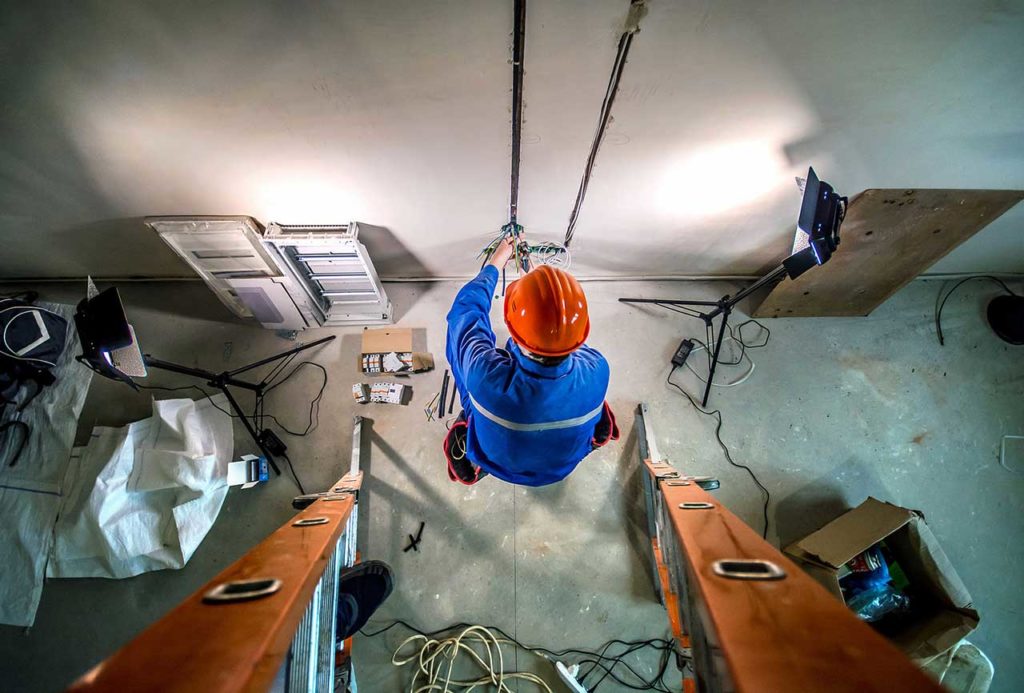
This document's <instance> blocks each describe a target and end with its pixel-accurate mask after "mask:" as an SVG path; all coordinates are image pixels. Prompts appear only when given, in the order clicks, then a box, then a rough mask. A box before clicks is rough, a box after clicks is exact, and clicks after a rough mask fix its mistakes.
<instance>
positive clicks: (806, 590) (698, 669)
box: [635, 404, 943, 693]
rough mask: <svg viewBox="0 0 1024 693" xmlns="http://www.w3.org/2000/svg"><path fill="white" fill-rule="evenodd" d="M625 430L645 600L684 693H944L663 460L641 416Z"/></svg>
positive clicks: (646, 416)
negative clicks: (649, 588) (651, 592)
mask: <svg viewBox="0 0 1024 693" xmlns="http://www.w3.org/2000/svg"><path fill="white" fill-rule="evenodd" d="M635 425H636V427H637V437H638V440H639V441H640V445H639V448H640V462H641V465H642V469H641V478H642V480H643V481H642V483H643V487H644V499H645V504H646V507H647V513H648V525H647V526H648V534H649V536H650V540H651V549H652V570H653V572H654V578H655V588H656V590H657V591H658V593H659V596H660V597H661V600H662V603H663V604H664V605H665V608H666V610H667V611H668V619H669V624H670V627H671V628H672V632H673V636H674V637H675V639H676V641H677V643H678V647H679V650H680V655H681V658H682V659H685V660H688V663H689V666H688V667H687V668H686V670H685V671H684V679H683V687H684V690H686V691H696V690H701V691H741V692H750V693H753V692H754V691H757V692H759V693H760V692H763V691H819V690H820V691H826V690H827V691H830V692H835V691H851V692H852V691H857V692H862V691H880V692H881V691H885V692H886V693H888V692H889V691H901V692H905V691H931V692H934V693H939V692H940V691H942V690H943V689H942V688H941V687H940V686H939V684H938V683H936V682H934V681H933V680H932V679H930V678H929V677H928V676H927V675H925V674H924V672H922V671H921V670H920V669H919V668H918V667H917V666H916V665H915V664H914V663H913V662H911V660H910V659H909V658H908V657H907V656H906V655H905V654H903V653H902V652H901V651H900V650H898V649H897V648H896V647H895V646H894V645H893V644H891V643H890V642H889V641H887V640H886V639H885V638H884V637H882V636H881V635H879V634H878V633H876V632H875V631H874V630H873V629H872V628H871V627H870V626H869V625H868V624H866V623H864V622H863V621H861V620H860V619H859V618H858V617H857V616H856V615H855V614H853V613H852V612H851V611H850V610H849V609H848V608H847V607H846V605H845V604H842V603H841V602H840V601H839V600H837V599H836V598H835V597H834V596H833V595H831V594H829V593H828V591H826V590H825V588H824V587H822V586H821V585H819V584H818V583H817V582H815V581H814V580H813V579H812V578H811V577H809V576H808V575H807V574H806V573H804V572H803V571H802V570H800V568H799V567H797V565H796V564H795V563H793V562H792V561H790V560H789V559H788V558H786V557H785V556H783V554H782V553H781V552H780V551H778V550H777V549H776V548H775V547H773V546H772V545H771V544H769V543H768V542H767V541H765V540H764V539H762V538H761V537H760V536H759V535H758V534H757V533H756V532H755V531H754V530H753V529H751V528H750V527H749V526H748V525H747V524H745V523H744V522H743V521H742V520H740V519H739V518H738V517H736V516H735V515H733V514H732V513H731V512H729V510H727V509H726V508H725V507H723V506H722V504H721V503H720V502H718V501H717V500H716V499H715V497H714V496H712V495H711V494H710V493H708V492H707V491H705V490H704V489H703V488H701V486H700V479H701V477H693V476H684V475H682V474H680V472H679V471H678V470H676V469H675V468H674V467H673V466H672V465H670V464H668V462H667V461H665V460H664V459H662V458H661V455H660V454H659V453H658V452H657V444H656V441H655V440H654V438H653V432H652V430H651V423H650V411H649V408H648V407H647V405H646V404H641V405H640V406H639V407H638V411H637V417H636V424H635ZM780 573H781V575H780Z"/></svg>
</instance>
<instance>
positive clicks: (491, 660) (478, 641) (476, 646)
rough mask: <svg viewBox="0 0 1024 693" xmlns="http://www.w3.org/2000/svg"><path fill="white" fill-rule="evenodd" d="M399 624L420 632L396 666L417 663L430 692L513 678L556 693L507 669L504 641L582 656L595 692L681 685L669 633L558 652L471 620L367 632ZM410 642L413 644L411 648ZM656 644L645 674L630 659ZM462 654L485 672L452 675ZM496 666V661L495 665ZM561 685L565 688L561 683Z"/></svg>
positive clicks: (418, 682) (549, 655) (419, 682)
mask: <svg viewBox="0 0 1024 693" xmlns="http://www.w3.org/2000/svg"><path fill="white" fill-rule="evenodd" d="M396 626H402V627H403V628H406V629H407V630H409V631H412V632H413V633H414V634H415V635H412V636H411V637H409V638H406V639H405V640H403V641H402V643H401V644H400V645H399V646H398V648H397V649H396V650H395V653H394V655H393V656H392V660H391V661H392V663H393V664H395V666H406V665H409V664H414V663H415V673H414V674H413V680H412V682H411V683H410V686H409V688H408V690H409V691H410V693H425V692H426V691H457V690H463V691H466V692H467V693H468V691H472V690H474V689H476V688H478V687H491V686H493V687H496V688H497V690H498V691H510V690H511V689H510V688H509V686H508V683H507V682H509V681H527V682H529V683H531V684H533V685H534V686H536V687H537V689H538V690H541V691H547V692H549V693H550V692H551V691H552V688H551V686H549V685H548V683H547V682H546V681H544V680H543V679H541V678H540V676H539V675H537V674H534V673H532V672H518V671H512V672H506V671H503V669H502V667H503V664H504V654H503V653H502V650H501V646H502V645H503V644H505V645H512V646H513V647H514V648H516V649H518V650H522V651H524V652H527V653H530V654H533V655H535V656H537V657H540V658H541V659H544V660H547V661H548V662H549V663H552V664H553V663H554V662H556V661H559V660H560V659H561V658H563V657H567V656H577V657H580V659H578V660H577V661H576V664H578V665H580V667H581V669H580V673H579V674H578V675H577V677H576V680H577V681H578V682H579V683H580V684H581V685H582V686H584V687H585V688H586V690H588V691H590V693H594V692H595V691H597V690H598V686H600V684H602V683H603V682H605V681H606V680H607V681H611V682H615V683H617V684H618V685H619V686H620V687H622V688H626V689H629V690H634V691H659V692H660V693H672V691H675V690H678V685H675V686H673V684H670V683H668V682H666V681H665V679H666V677H667V676H668V674H669V664H670V663H671V662H672V661H673V659H675V661H681V660H682V659H684V658H683V656H682V654H681V652H680V651H679V650H678V649H677V648H676V645H675V642H674V641H672V640H669V639H665V638H655V639H652V640H633V641H629V640H619V639H615V640H610V641H608V642H607V643H605V644H604V645H602V646H601V647H599V648H597V649H596V650H586V649H580V648H568V649H564V650H559V651H554V650H549V649H547V648H543V647H530V646H528V645H524V644H523V643H521V642H519V641H518V640H516V639H515V638H513V637H511V636H509V635H508V634H507V633H505V632H504V631H503V630H501V629H500V628H496V627H494V626H480V625H474V624H469V623H456V624H453V625H450V626H446V627H445V628H441V629H439V630H436V631H433V632H429V633H427V632H424V631H421V630H420V629H418V628H416V627H415V626H412V625H410V624H409V623H407V622H405V621H402V620H395V621H391V622H390V623H388V624H387V625H385V626H383V627H382V628H380V629H378V630H376V631H372V632H367V631H365V630H364V631H361V632H362V634H363V635H365V636H367V637H375V636H378V635H381V634H383V633H386V632H388V631H389V630H391V629H392V628H395V627H396ZM410 646H412V649H411V650H410ZM619 648H621V650H622V651H621V652H617V653H612V651H613V649H619ZM647 649H654V650H655V651H656V652H658V653H660V655H661V656H660V660H659V664H658V669H657V671H656V672H655V673H654V674H652V675H649V676H645V675H644V674H642V673H640V672H639V671H637V669H636V664H635V663H633V664H631V663H630V662H629V661H627V658H628V657H630V656H632V655H636V654H638V653H640V652H642V651H644V650H647ZM459 657H462V658H464V659H465V660H466V661H469V662H472V663H473V664H474V665H475V666H476V667H478V668H480V669H481V670H482V671H483V675H482V676H480V677H477V678H475V679H471V680H453V679H452V675H453V672H454V670H455V667H456V661H457V660H458V658H459ZM495 665H497V666H495ZM559 689H560V687H559Z"/></svg>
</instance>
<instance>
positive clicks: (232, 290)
mask: <svg viewBox="0 0 1024 693" xmlns="http://www.w3.org/2000/svg"><path fill="white" fill-rule="evenodd" d="M146 223H147V224H148V225H149V226H150V227H151V228H153V229H154V230H155V231H156V232H157V233H158V234H160V237H161V238H163V239H164V241H165V242H166V243H167V244H168V245H169V246H170V247H171V248H172V249H173V250H174V251H175V252H176V253H178V255H180V256H181V257H182V259H184V260H185V262H187V263H188V264H189V265H190V266H191V267H192V268H193V269H194V270H195V271H196V272H197V273H198V274H199V276H200V277H202V278H203V280H204V281H205V282H206V283H207V285H209V287H210V288H211V289H213V291H214V293H215V294H216V295H217V297H218V298H220V300H221V301H222V302H223V303H224V305H226V306H227V307H228V308H230V309H231V310H232V312H234V313H235V314H236V315H238V316H239V317H243V318H255V319H256V320H258V321H259V323H260V324H261V325H263V326H264V327H267V328H272V329H286V330H302V329H305V328H307V327H320V326H325V325H375V324H388V323H390V322H392V308H391V302H390V301H389V300H388V297H387V294H386V293H385V292H384V287H383V286H382V285H381V283H380V279H379V277H378V276H377V272H376V271H375V270H374V268H373V263H372V262H371V261H370V258H369V256H368V255H367V253H366V248H365V247H363V245H362V244H361V243H359V241H358V236H359V227H358V224H356V223H355V222H352V223H350V224H346V225H337V226H334V225H332V226H287V225H283V224H270V225H269V226H268V227H267V229H266V230H265V231H264V230H263V229H261V228H260V225H259V224H258V223H257V222H256V220H255V219H253V218H252V217H244V216H241V217H151V218H148V219H146Z"/></svg>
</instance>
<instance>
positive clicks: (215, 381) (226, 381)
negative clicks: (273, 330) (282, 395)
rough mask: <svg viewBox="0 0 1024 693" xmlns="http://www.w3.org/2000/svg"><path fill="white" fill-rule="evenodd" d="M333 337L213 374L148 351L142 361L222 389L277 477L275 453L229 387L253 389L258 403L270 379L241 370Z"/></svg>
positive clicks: (258, 365) (247, 369)
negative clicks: (253, 378)
mask: <svg viewBox="0 0 1024 693" xmlns="http://www.w3.org/2000/svg"><path fill="white" fill-rule="evenodd" d="M334 339H335V336H334V335H331V336H330V337H324V338H323V339H318V340H316V341H315V342H310V343H309V344H302V345H300V346H297V347H295V348H294V349H289V350H288V351H283V352H281V353H280V354H276V355H274V356H269V357H267V358H265V359H261V360H259V361H256V362H255V363H250V364H248V365H246V366H242V367H241V368H236V369H234V370H231V371H223V372H221V373H214V372H213V371H207V370H203V369H201V368H191V367H189V366H182V365H179V364H177V363H171V362H170V361H161V360H160V359H157V358H153V357H152V356H150V355H149V354H146V355H145V356H144V357H143V361H144V362H145V364H146V366H147V367H149V368H158V369H160V370H163V371H170V372H171V373H180V374H182V375H190V376H192V377H193V378H199V379H201V380H205V381H206V384H207V385H209V386H210V387H215V388H217V389H218V390H220V391H221V392H223V393H224V396H225V397H226V398H227V400H228V403H229V404H230V405H231V408H232V409H233V410H234V411H235V414H236V415H237V417H238V418H239V419H241V421H242V425H243V426H245V430H246V431H248V432H249V435H250V436H252V439H253V441H254V442H255V443H256V446H257V447H258V448H259V450H260V452H261V453H262V454H263V456H264V457H266V458H267V462H268V463H270V466H271V467H272V468H273V470H274V472H275V473H276V474H277V475H278V476H280V475H281V470H280V468H278V466H277V463H276V462H275V461H274V455H273V453H272V451H271V450H269V449H268V446H267V444H266V442H265V441H264V439H263V436H262V433H258V432H257V431H256V429H255V427H254V426H253V422H251V421H250V420H249V417H248V415H246V413H245V412H244V411H242V407H241V405H239V404H238V400H236V399H235V398H234V396H233V395H232V394H231V390H229V389H228V388H229V387H237V388H241V389H243V390H249V391H250V392H255V393H256V401H257V402H259V400H260V398H262V397H263V394H264V392H265V390H266V387H267V385H268V383H269V378H264V379H263V380H261V381H260V382H258V383H252V382H249V381H247V380H239V379H238V378H237V377H236V376H238V375H240V374H241V373H245V372H246V371H251V370H253V369H254V368H259V367H260V366H265V365H267V364H268V363H274V362H276V361H281V360H282V359H286V358H290V357H292V356H294V355H295V354H298V353H300V352H303V351H306V350H307V349H312V348H313V347H315V346H320V345H321V344H326V343H327V342H330V341H333V340H334ZM272 374H273V373H272ZM268 430H269V429H268Z"/></svg>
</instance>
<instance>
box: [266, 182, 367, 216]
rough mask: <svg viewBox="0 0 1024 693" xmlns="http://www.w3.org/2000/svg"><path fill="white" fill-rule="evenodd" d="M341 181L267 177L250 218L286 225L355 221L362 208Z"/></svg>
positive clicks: (361, 212)
mask: <svg viewBox="0 0 1024 693" xmlns="http://www.w3.org/2000/svg"><path fill="white" fill-rule="evenodd" d="M347 188H348V186H346V185H345V184H344V183H342V182H341V181H328V180H325V179H324V178H322V177H319V176H311V175H295V176H288V175H284V176H280V177H277V176H274V177H270V176H268V177H267V178H266V179H265V180H262V181H261V182H260V183H259V185H258V189H257V190H256V206H257V209H255V210H253V214H255V216H256V217H257V218H259V219H261V220H263V221H279V222H282V223H287V224H338V223H344V222H348V221H352V220H353V219H358V218H359V217H360V216H361V215H362V214H363V208H362V205H361V204H358V203H359V199H358V197H357V196H356V195H354V194H352V192H351V191H350V190H349V189H347Z"/></svg>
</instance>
